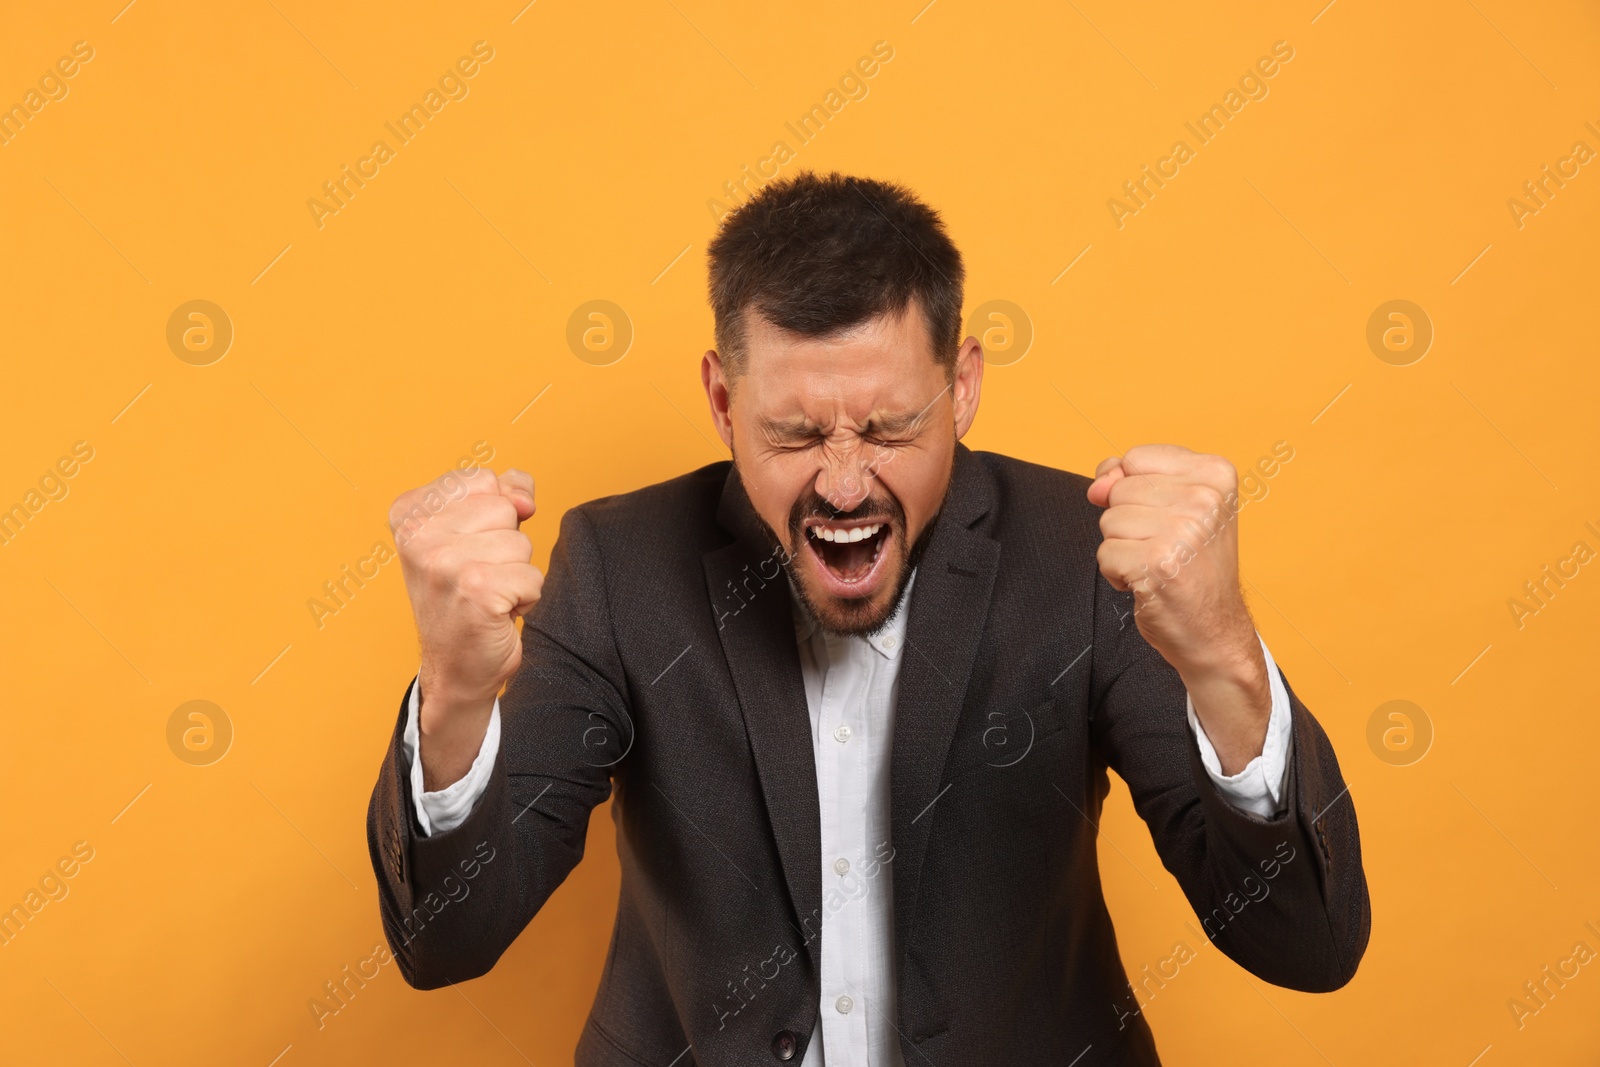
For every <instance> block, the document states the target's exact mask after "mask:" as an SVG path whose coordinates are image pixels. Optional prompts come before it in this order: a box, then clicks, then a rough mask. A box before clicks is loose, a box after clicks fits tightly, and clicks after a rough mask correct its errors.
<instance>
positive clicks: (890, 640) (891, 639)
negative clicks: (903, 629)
mask: <svg viewBox="0 0 1600 1067" xmlns="http://www.w3.org/2000/svg"><path fill="white" fill-rule="evenodd" d="M899 643H900V639H899V638H898V637H896V636H895V635H894V634H890V635H888V636H887V637H885V638H884V639H883V647H884V648H887V649H891V650H892V649H893V648H894V646H895V645H898V644H899Z"/></svg>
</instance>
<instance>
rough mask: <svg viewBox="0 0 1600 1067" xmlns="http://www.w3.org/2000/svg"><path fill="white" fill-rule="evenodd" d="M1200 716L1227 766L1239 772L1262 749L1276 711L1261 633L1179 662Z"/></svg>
mask: <svg viewBox="0 0 1600 1067" xmlns="http://www.w3.org/2000/svg"><path fill="white" fill-rule="evenodd" d="M1178 675H1179V677H1181V678H1182V679H1183V684H1184V687H1185V688H1186V689H1187V690H1188V691H1189V699H1190V700H1191V701H1192V702H1193V703H1194V712H1195V717H1196V718H1198V719H1199V720H1200V725H1201V726H1202V727H1203V728H1204V729H1205V732H1206V737H1207V738H1208V739H1209V740H1210V741H1211V745H1212V747H1213V748H1215V749H1216V753H1217V759H1218V761H1219V762H1220V763H1221V765H1222V772H1223V773H1224V774H1227V775H1233V774H1237V773H1239V771H1241V770H1243V769H1244V767H1245V765H1246V764H1248V763H1249V762H1250V761H1251V760H1253V759H1255V758H1256V757H1257V756H1259V755H1261V750H1262V744H1263V742H1264V741H1265V740H1266V736H1267V722H1268V720H1269V719H1270V718H1271V715H1272V688H1271V683H1270V679H1269V677H1268V674H1267V662H1266V657H1265V656H1264V655H1263V654H1262V651H1261V642H1260V639H1259V638H1258V637H1257V636H1256V634H1255V631H1254V630H1253V629H1252V630H1251V631H1250V633H1249V635H1248V640H1245V641H1235V642H1233V643H1232V644H1231V645H1230V646H1229V647H1227V648H1225V649H1223V650H1221V651H1218V652H1215V653H1212V654H1211V655H1209V656H1208V657H1207V658H1206V659H1205V660H1203V661H1200V662H1197V663H1192V664H1183V665H1180V666H1178Z"/></svg>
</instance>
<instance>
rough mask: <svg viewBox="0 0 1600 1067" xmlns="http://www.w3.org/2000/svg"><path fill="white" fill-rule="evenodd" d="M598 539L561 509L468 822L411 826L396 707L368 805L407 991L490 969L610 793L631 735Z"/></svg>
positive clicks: (577, 514)
mask: <svg viewBox="0 0 1600 1067" xmlns="http://www.w3.org/2000/svg"><path fill="white" fill-rule="evenodd" d="M626 693H627V683H626V680H625V678H624V675H623V670H622V665H621V661H620V659H619V657H618V655H617V651H616V645H615V641H614V640H613V637H612V630H611V616H610V612H609V608H608V607H607V602H606V587H605V582H604V572H603V567H602V563H601V559H600V553H599V547H598V542H597V539H596V538H595V535H594V533H593V530H592V527H591V525H590V522H589V520H588V519H587V517H586V516H585V515H584V513H583V512H582V510H581V509H577V510H573V511H569V512H568V513H567V514H566V515H565V516H564V517H563V519H562V521H561V532H560V535H559V536H558V538H557V540H556V545H555V548H554V550H553V551H552V553H551V557H550V566H549V569H548V573H547V574H546V577H545V583H544V590H543V595H542V597H541V599H540V601H539V603H538V604H537V605H536V606H535V607H534V609H533V611H531V612H529V613H528V615H527V617H526V619H525V620H524V623H523V628H522V663H521V665H520V666H519V667H518V669H517V672H516V674H515V675H513V676H512V678H511V680H510V682H509V684H508V685H507V687H506V690H505V692H504V694H503V695H502V696H501V697H500V713H501V737H500V745H499V749H498V751H497V752H496V753H495V756H494V765H493V769H492V771H491V772H490V774H489V779H488V784H487V788H486V789H485V790H484V792H483V794H482V796H481V797H479V798H478V800H477V802H476V804H475V805H474V806H473V808H472V811H471V812H470V813H469V814H468V815H467V817H466V819H465V821H463V822H462V823H461V824H460V825H458V826H456V827H454V828H453V829H450V830H444V831H437V830H436V831H435V832H434V833H433V834H432V835H425V834H424V833H423V831H422V827H421V826H420V825H419V824H418V821H417V816H416V808H415V803H414V797H413V793H412V790H413V785H412V780H411V773H410V771H411V766H410V763H409V761H408V760H406V758H405V755H406V754H405V745H404V729H405V722H406V711H407V704H408V702H409V699H410V691H409V689H408V690H407V693H406V696H405V698H403V699H402V701H401V704H400V709H399V714H398V716H397V718H396V721H395V725H394V729H393V732H392V734H391V736H390V740H389V748H388V751H387V753H385V755H384V759H383V765H382V767H381V768H380V770H379V774H378V782H377V785H376V787H375V788H374V789H373V792H372V800H371V802H370V804H369V805H368V809H367V847H368V851H369V853H370V855H371V859H372V867H373V870H374V872H375V873H376V874H377V877H378V903H379V908H380V911H381V913H382V918H383V928H384V935H385V937H386V938H387V940H388V942H389V947H390V949H391V950H392V951H393V954H394V957H395V959H396V960H397V961H398V962H399V964H400V971H401V973H402V974H403V975H404V976H405V979H406V981H407V982H409V983H410V984H411V985H413V986H415V987H416V988H418V989H435V988H438V987H440V986H443V985H446V984H449V983H453V982H461V981H465V980H467V979H469V978H476V977H478V976H480V975H482V974H485V973H487V972H488V971H489V969H490V968H491V967H493V966H494V964H495V962H496V961H497V960H499V958H500V956H501V955H502V954H503V953H504V952H505V950H506V949H507V948H508V947H509V946H510V945H511V943H512V941H514V940H516V937H517V935H518V934H520V933H521V932H522V930H523V929H524V928H525V927H526V926H527V925H528V923H529V922H530V921H532V919H533V917H534V915H535V914H537V913H538V911H539V909H540V908H541V907H542V906H543V905H544V902H545V901H546V900H547V899H549V897H550V894H551V893H553V892H554V891H555V889H556V887H557V886H559V885H560V884H561V882H562V881H563V880H564V879H565V878H566V876H567V874H568V873H569V872H570V871H571V870H572V868H573V867H575V866H577V864H578V861H579V860H581V859H582V858H583V849H584V842H585V839H586V835H587V833H588V826H589V813H590V812H591V811H592V810H593V809H594V807H595V806H596V805H597V804H600V803H602V802H603V801H605V800H606V799H607V797H609V796H610V794H611V772H612V770H613V769H614V766H615V764H616V763H617V762H618V761H619V760H620V759H621V758H622V757H623V755H624V754H625V753H626V750H627V747H628V744H629V742H630V741H631V739H632V725H631V720H630V718H629V715H628V710H627V700H626Z"/></svg>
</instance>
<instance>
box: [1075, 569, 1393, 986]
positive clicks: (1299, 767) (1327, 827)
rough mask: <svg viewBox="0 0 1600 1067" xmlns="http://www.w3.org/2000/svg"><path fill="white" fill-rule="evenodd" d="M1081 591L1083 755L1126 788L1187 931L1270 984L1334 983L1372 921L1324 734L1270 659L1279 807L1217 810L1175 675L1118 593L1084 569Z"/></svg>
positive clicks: (1357, 954) (1351, 814) (1351, 822)
mask: <svg viewBox="0 0 1600 1067" xmlns="http://www.w3.org/2000/svg"><path fill="white" fill-rule="evenodd" d="M1095 589H1096V593H1095V638H1094V654H1093V666H1092V669H1091V681H1090V690H1091V691H1090V699H1091V701H1092V708H1093V710H1092V712H1091V714H1092V727H1091V730H1092V733H1091V736H1092V738H1093V744H1094V747H1095V752H1096V755H1097V757H1098V758H1099V759H1100V760H1101V761H1102V762H1103V763H1104V764H1105V765H1106V766H1109V767H1110V768H1111V769H1112V770H1115V771H1116V772H1117V774H1118V775H1119V776H1120V777H1121V778H1122V779H1123V780H1124V781H1125V782H1126V783H1127V784H1128V789H1129V792H1130V793H1131V794H1132V796H1133V804H1134V808H1135V809H1136V810H1137V811H1138V813H1139V817H1140V818H1142V819H1143V820H1144V821H1145V824H1146V825H1147V826H1148V827H1149V829H1150V835H1151V837H1152V838H1153V840H1154V842H1155V846H1156V851H1157V852H1158V853H1159V854H1160V856H1161V862H1162V864H1163V866H1165V867H1166V868H1167V870H1168V871H1170V872H1172V874H1173V876H1174V877H1175V878H1177V880H1178V883H1179V885H1180V886H1181V887H1182V888H1183V892H1184V895H1185V896H1186V897H1187V898H1188V900H1189V904H1190V906H1191V907H1193V908H1194V911H1195V915H1196V916H1197V917H1198V918H1199V920H1200V925H1201V930H1202V931H1203V932H1204V933H1205V935H1206V936H1207V937H1208V938H1209V939H1210V940H1211V942H1212V944H1214V945H1216V946H1217V948H1219V949H1221V950H1222V951H1223V952H1224V953H1226V954H1227V955H1228V956H1229V958H1231V959H1232V960H1234V962H1236V963H1238V964H1239V965H1240V966H1241V967H1243V968H1245V969H1246V970H1248V971H1250V972H1251V973H1252V974H1254V975H1256V976H1257V977H1259V978H1262V979H1264V980H1265V981H1268V982H1271V983H1273V984H1274V985H1280V986H1285V987H1287V988H1290V989H1298V990H1303V991H1305V992H1327V991H1331V990H1334V989H1338V988H1339V987H1341V986H1343V985H1344V984H1345V983H1347V982H1349V981H1350V979H1351V977H1352V976H1353V975H1354V974H1355V971H1356V966H1357V964H1358V963H1359V962H1360V960H1361V956H1362V954H1363V953H1364V952H1365V951H1366V946H1367V938H1368V935H1369V932H1370V929H1371V921H1372V920H1371V906H1370V903H1369V901H1368V897H1367V883H1366V875H1365V873H1364V872H1363V870H1362V865H1361V839H1360V833H1359V830H1358V828H1357V826H1356V810H1355V802H1354V800H1353V799H1352V798H1351V796H1350V793H1349V789H1348V787H1347V786H1346V785H1345V782H1344V779H1343V777H1342V776H1341V775H1340V773H1339V763H1338V760H1337V759H1336V758H1335V757H1334V753H1333V746H1332V745H1331V744H1330V743H1329V741H1328V737H1327V735H1326V734H1325V733H1324V732H1323V730H1322V727H1321V726H1320V725H1318V723H1317V720H1316V719H1314V718H1313V717H1312V715H1311V712H1310V711H1308V710H1307V709H1306V707H1305V705H1304V704H1303V703H1301V701H1300V699H1299V698H1298V697H1297V696H1295V694H1294V690H1293V689H1292V688H1291V687H1289V684H1288V679H1287V678H1286V677H1284V676H1283V673H1282V671H1281V669H1280V668H1278V667H1277V666H1276V665H1275V664H1274V665H1273V666H1272V669H1273V670H1275V671H1277V673H1278V676H1279V679H1280V680H1281V681H1282V682H1283V685H1284V688H1285V691H1286V692H1287V693H1288V696H1289V705H1290V713H1291V714H1290V731H1291V735H1292V736H1291V742H1290V746H1289V748H1290V756H1289V766H1288V770H1287V775H1286V782H1285V798H1284V802H1283V803H1282V804H1280V805H1279V810H1278V811H1277V812H1276V813H1275V814H1274V815H1272V816H1271V817H1263V816H1260V815H1257V814H1254V813H1252V812H1249V811H1245V810H1243V809H1241V808H1239V807H1236V806H1235V805H1233V804H1231V803H1229V801H1228V798H1227V797H1226V796H1225V795H1224V794H1223V793H1222V792H1221V791H1220V790H1219V789H1218V788H1217V786H1216V784H1215V783H1214V782H1213V781H1212V779H1211V777H1210V775H1209V774H1208V773H1207V772H1206V769H1205V767H1204V765H1203V763H1202V761H1201V756H1200V751H1199V748H1198V745H1197V743H1196V739H1195V736H1194V733H1193V731H1191V730H1190V729H1189V728H1188V725H1187V723H1186V709H1187V702H1188V701H1187V693H1186V691H1185V689H1184V686H1183V681H1182V679H1181V678H1180V677H1179V675H1178V672H1177V670H1176V669H1175V668H1173V667H1172V666H1171V665H1170V664H1169V663H1167V662H1166V660H1164V659H1162V658H1161V655H1160V653H1158V652H1157V651H1156V650H1155V649H1154V648H1152V647H1151V646H1150V644H1149V642H1147V641H1146V640H1145V639H1144V637H1143V635H1142V634H1140V633H1139V629H1138V626H1137V625H1136V623H1135V622H1134V619H1133V614H1132V612H1133V597H1132V594H1131V593H1119V592H1117V591H1116V590H1115V589H1113V588H1112V587H1111V585H1110V584H1109V583H1108V582H1107V581H1106V580H1105V579H1104V578H1103V577H1102V576H1100V575H1099V574H1098V573H1097V574H1096V575H1095Z"/></svg>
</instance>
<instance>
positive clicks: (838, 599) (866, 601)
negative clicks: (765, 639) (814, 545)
mask: <svg viewBox="0 0 1600 1067" xmlns="http://www.w3.org/2000/svg"><path fill="white" fill-rule="evenodd" d="M795 563H796V564H799V566H798V567H796V568H795V569H796V571H797V572H798V573H796V575H795V584H796V586H797V587H798V588H799V590H800V597H801V600H802V601H804V606H805V607H806V609H807V610H809V611H810V612H811V614H812V616H814V617H815V618H816V620H817V623H818V625H820V626H821V627H822V628H823V629H824V630H825V631H827V632H828V633H831V634H835V635H839V636H858V637H868V636H871V635H872V634H874V633H876V632H878V631H879V630H881V629H883V627H884V626H885V625H887V624H888V622H889V620H890V618H891V617H892V616H893V614H894V609H895V606H896V604H897V603H898V602H899V600H900V594H901V593H902V592H904V589H905V583H906V580H907V578H908V577H909V575H910V571H911V569H910V567H908V566H907V565H906V561H905V559H904V558H902V556H901V555H900V553H898V552H895V553H891V552H890V551H889V546H888V545H887V544H885V545H883V546H881V547H880V548H879V549H878V556H877V557H876V558H875V559H874V560H873V561H872V562H871V565H870V570H868V571H864V572H863V573H861V574H860V575H859V576H858V577H857V578H856V580H855V582H854V583H842V582H841V580H840V578H839V576H838V574H836V573H833V572H831V571H830V570H829V569H828V568H827V567H826V565H825V564H823V563H822V562H821V561H820V559H819V557H818V554H817V553H816V551H815V550H813V549H802V550H801V552H800V553H799V555H798V556H797V558H796V559H795Z"/></svg>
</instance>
